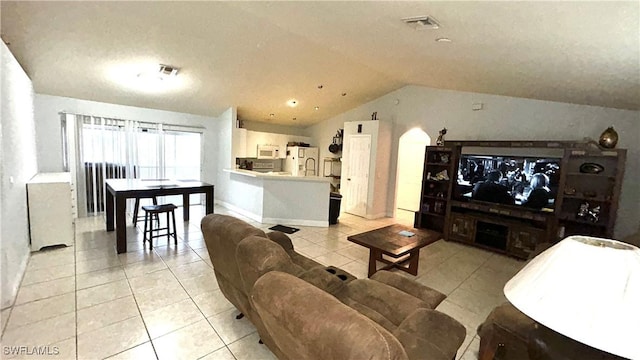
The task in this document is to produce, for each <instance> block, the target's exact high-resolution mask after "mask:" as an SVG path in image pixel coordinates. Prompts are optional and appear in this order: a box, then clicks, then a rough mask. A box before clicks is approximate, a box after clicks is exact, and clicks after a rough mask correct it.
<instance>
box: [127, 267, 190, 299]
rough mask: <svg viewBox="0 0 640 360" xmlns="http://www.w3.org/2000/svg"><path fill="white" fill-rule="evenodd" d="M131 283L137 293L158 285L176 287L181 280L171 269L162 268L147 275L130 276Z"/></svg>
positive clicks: (132, 288)
mask: <svg viewBox="0 0 640 360" xmlns="http://www.w3.org/2000/svg"><path fill="white" fill-rule="evenodd" d="M129 284H130V285H131V290H133V293H134V294H135V293H140V292H144V291H146V290H148V289H153V288H158V287H176V286H178V285H179V282H178V279H176V277H175V276H173V274H172V273H171V271H170V270H169V269H162V270H158V271H155V272H152V273H150V274H147V275H145V276H138V277H134V278H130V279H129Z"/></svg>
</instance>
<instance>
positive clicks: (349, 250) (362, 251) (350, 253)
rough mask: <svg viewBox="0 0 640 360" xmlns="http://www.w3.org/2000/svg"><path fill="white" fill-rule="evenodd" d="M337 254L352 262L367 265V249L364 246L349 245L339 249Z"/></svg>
mask: <svg viewBox="0 0 640 360" xmlns="http://www.w3.org/2000/svg"><path fill="white" fill-rule="evenodd" d="M339 253H340V254H341V255H343V256H346V257H348V258H351V259H353V260H359V261H362V262H366V263H369V249H367V248H366V247H364V246H360V245H351V246H348V247H345V248H343V249H341V250H340V251H339Z"/></svg>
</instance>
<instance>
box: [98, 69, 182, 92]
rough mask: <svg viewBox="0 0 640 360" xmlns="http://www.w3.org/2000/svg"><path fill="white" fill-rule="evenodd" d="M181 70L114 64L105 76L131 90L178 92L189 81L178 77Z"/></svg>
mask: <svg viewBox="0 0 640 360" xmlns="http://www.w3.org/2000/svg"><path fill="white" fill-rule="evenodd" d="M179 70H180V69H179V68H177V67H175V66H171V65H164V64H158V63H153V62H148V61H144V62H139V63H130V64H121V63H119V64H113V65H111V66H109V67H108V68H107V69H106V72H105V75H106V76H107V77H108V78H109V79H110V80H112V81H114V82H116V83H118V84H120V85H122V86H124V87H127V88H129V89H132V90H135V91H140V92H145V93H162V92H169V91H176V90H179V89H183V88H185V87H186V86H187V83H188V79H186V78H184V77H183V76H181V77H178V76H177V75H178V72H179Z"/></svg>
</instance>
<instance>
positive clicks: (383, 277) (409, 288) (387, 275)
mask: <svg viewBox="0 0 640 360" xmlns="http://www.w3.org/2000/svg"><path fill="white" fill-rule="evenodd" d="M371 279H372V280H375V281H378V282H381V283H383V284H387V285H389V286H393V287H394V288H396V289H398V290H401V291H404V292H405V293H407V294H409V295H412V296H415V297H416V298H418V299H420V300H422V301H424V302H425V303H426V304H427V305H428V307H429V308H431V309H435V308H436V307H437V306H438V304H440V303H441V302H442V300H444V299H445V298H446V297H447V296H446V295H445V294H443V293H441V292H439V291H437V290H434V289H432V288H429V287H426V286H424V285H422V284H420V283H418V282H416V281H415V280H412V279H408V278H406V277H404V276H402V275H398V274H394V273H392V272H390V271H386V270H382V271H377V272H376V273H375V274H373V276H371Z"/></svg>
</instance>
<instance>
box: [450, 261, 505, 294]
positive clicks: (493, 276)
mask: <svg viewBox="0 0 640 360" xmlns="http://www.w3.org/2000/svg"><path fill="white" fill-rule="evenodd" d="M511 278H512V275H511V274H509V273H506V272H502V271H496V270H493V269H491V268H487V267H481V268H480V269H478V271H476V272H474V273H473V274H472V275H471V276H470V277H469V278H468V279H467V280H465V281H464V282H462V284H460V288H461V289H467V290H473V291H477V292H484V293H487V294H492V295H496V296H498V295H500V294H502V293H503V288H504V285H505V284H506V283H507V281H509V279H511Z"/></svg>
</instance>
